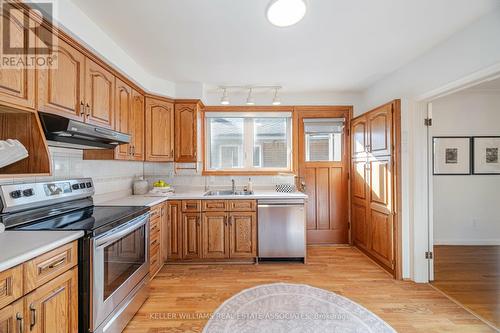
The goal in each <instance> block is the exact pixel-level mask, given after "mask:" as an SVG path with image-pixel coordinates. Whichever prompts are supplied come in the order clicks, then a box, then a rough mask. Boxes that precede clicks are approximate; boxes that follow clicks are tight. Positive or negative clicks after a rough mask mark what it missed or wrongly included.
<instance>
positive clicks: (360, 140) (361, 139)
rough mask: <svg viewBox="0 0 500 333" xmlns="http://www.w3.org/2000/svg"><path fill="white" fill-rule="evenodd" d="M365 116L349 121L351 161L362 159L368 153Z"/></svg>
mask: <svg viewBox="0 0 500 333" xmlns="http://www.w3.org/2000/svg"><path fill="white" fill-rule="evenodd" d="M366 132H367V123H366V116H360V117H358V118H356V119H353V120H352V121H351V134H352V135H351V137H352V142H351V150H352V159H359V158H364V157H366V155H367V151H368V138H367V136H366Z"/></svg>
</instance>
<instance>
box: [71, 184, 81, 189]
mask: <svg viewBox="0 0 500 333" xmlns="http://www.w3.org/2000/svg"><path fill="white" fill-rule="evenodd" d="M71 188H72V189H73V190H78V189H79V188H80V187H79V186H78V184H73V185H71Z"/></svg>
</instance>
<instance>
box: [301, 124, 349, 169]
mask: <svg viewBox="0 0 500 333" xmlns="http://www.w3.org/2000/svg"><path fill="white" fill-rule="evenodd" d="M343 128H344V122H343V120H339V119H305V120H304V132H305V141H306V143H305V146H306V161H307V162H311V161H317V162H321V161H328V162H339V161H341V160H342V140H343V139H342V138H343Z"/></svg>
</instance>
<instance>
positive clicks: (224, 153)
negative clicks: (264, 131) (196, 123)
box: [208, 118, 244, 169]
mask: <svg viewBox="0 0 500 333" xmlns="http://www.w3.org/2000/svg"><path fill="white" fill-rule="evenodd" d="M243 120H244V119H243V118H210V119H208V122H209V128H210V134H211V135H210V168H211V169H230V168H242V167H243Z"/></svg>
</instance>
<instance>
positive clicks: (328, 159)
mask: <svg viewBox="0 0 500 333" xmlns="http://www.w3.org/2000/svg"><path fill="white" fill-rule="evenodd" d="M295 111H296V112H295V117H296V123H297V124H298V131H297V133H298V135H297V136H298V176H299V179H300V181H301V183H302V184H303V187H304V190H305V193H306V194H307V195H308V196H309V198H308V202H307V211H306V220H307V223H306V225H307V244H349V207H348V200H349V195H348V193H349V186H348V183H349V179H348V171H349V160H350V143H349V141H350V140H349V130H348V129H349V127H350V119H351V113H352V107H296V108H295Z"/></svg>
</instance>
